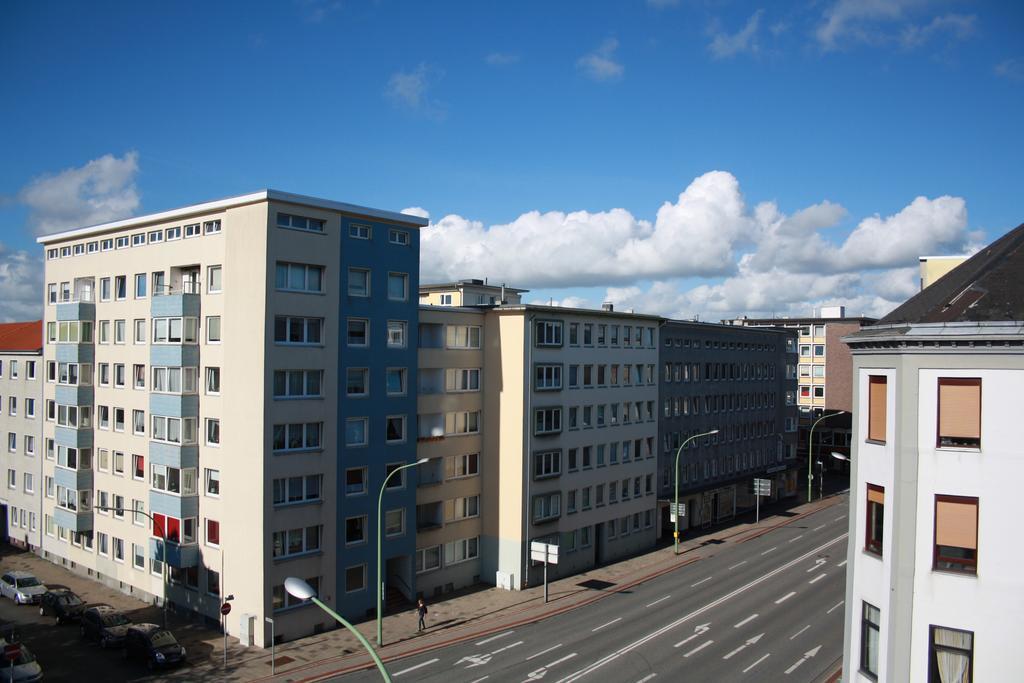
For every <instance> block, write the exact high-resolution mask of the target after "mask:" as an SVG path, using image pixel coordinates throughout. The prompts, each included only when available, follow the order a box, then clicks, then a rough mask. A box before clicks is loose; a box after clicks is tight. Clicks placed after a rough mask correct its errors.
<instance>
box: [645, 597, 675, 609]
mask: <svg viewBox="0 0 1024 683" xmlns="http://www.w3.org/2000/svg"><path fill="white" fill-rule="evenodd" d="M671 597H672V596H671V595H666V596H665V597H663V598H658V599H657V600H655V601H654V602H652V603H650V604H648V605H647V606H648V607H654V606H655V605H657V604H658V603H659V602H665V601H666V600H668V599H669V598H671Z"/></svg>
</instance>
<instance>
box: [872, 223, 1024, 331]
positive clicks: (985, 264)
mask: <svg viewBox="0 0 1024 683" xmlns="http://www.w3.org/2000/svg"><path fill="white" fill-rule="evenodd" d="M1006 320H1024V224H1022V225H1019V226H1017V227H1016V228H1014V229H1013V230H1011V231H1010V232H1008V233H1006V234H1005V235H1003V236H1002V237H1000V238H999V239H997V240H996V241H995V242H993V243H992V244H990V245H988V246H987V247H985V248H983V249H982V250H981V251H979V252H978V253H977V254H975V255H974V256H972V257H971V258H969V259H967V260H966V261H964V262H963V263H961V264H960V265H959V266H957V267H956V268H954V269H953V270H951V271H949V272H948V273H946V274H945V275H943V276H942V277H940V278H939V279H938V280H936V281H935V282H934V283H932V285H931V286H929V287H926V288H925V289H923V290H921V291H920V292H918V293H917V294H915V295H914V296H912V297H911V298H909V299H907V300H906V301H905V302H903V304H902V305H900V306H898V307H897V308H896V309H895V310H893V311H892V312H890V313H889V314H888V315H886V316H885V317H884V318H882V319H881V320H879V321H878V324H879V325H899V324H913V323H949V322H981V321H1006Z"/></svg>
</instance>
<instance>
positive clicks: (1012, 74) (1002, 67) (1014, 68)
mask: <svg viewBox="0 0 1024 683" xmlns="http://www.w3.org/2000/svg"><path fill="white" fill-rule="evenodd" d="M995 72H996V75H997V76H1002V77H1003V78H1008V79H1010V80H1011V81H1024V59H1021V58H1019V57H1014V58H1011V59H1006V60H1003V61H1002V62H999V63H998V64H996V66H995Z"/></svg>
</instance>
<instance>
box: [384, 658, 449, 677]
mask: <svg viewBox="0 0 1024 683" xmlns="http://www.w3.org/2000/svg"><path fill="white" fill-rule="evenodd" d="M436 661H438V660H437V659H431V660H430V661H429V662H420V663H419V664H417V665H416V666H410V667H409V668H408V669H402V670H401V671H396V672H395V673H393V674H391V675H392V677H394V676H401V675H402V674H407V673H409V672H410V671H415V670H416V669H422V668H423V667H425V666H428V665H430V664H433V663H434V662H436Z"/></svg>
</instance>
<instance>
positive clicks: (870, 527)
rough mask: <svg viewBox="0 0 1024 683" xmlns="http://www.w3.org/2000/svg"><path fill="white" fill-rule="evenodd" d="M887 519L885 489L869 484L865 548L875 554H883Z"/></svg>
mask: <svg viewBox="0 0 1024 683" xmlns="http://www.w3.org/2000/svg"><path fill="white" fill-rule="evenodd" d="M884 521H885V489H884V488H883V487H881V486H875V485H874V484H868V504H867V525H866V529H865V540H864V550H866V551H868V552H869V553H874V554H875V555H879V556H880V555H881V554H882V528H883V522H884Z"/></svg>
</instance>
